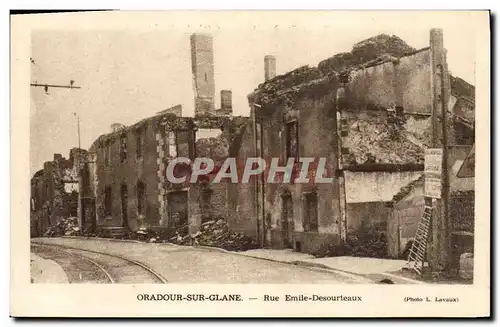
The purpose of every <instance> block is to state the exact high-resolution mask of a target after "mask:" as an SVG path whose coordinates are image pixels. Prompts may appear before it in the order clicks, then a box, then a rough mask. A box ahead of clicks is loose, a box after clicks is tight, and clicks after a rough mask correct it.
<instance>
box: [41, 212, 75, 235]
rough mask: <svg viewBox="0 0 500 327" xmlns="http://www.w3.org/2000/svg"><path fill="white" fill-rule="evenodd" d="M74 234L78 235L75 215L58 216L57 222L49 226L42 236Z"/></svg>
mask: <svg viewBox="0 0 500 327" xmlns="http://www.w3.org/2000/svg"><path fill="white" fill-rule="evenodd" d="M74 235H80V228H79V227H78V218H77V217H67V218H59V220H58V221H57V223H56V224H55V225H53V226H51V227H49V228H48V229H47V231H46V232H45V234H44V236H46V237H58V236H74Z"/></svg>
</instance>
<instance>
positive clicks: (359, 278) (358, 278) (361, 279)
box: [194, 245, 373, 284]
mask: <svg viewBox="0 0 500 327" xmlns="http://www.w3.org/2000/svg"><path fill="white" fill-rule="evenodd" d="M194 248H199V249H204V250H208V251H215V252H221V253H227V254H235V255H239V256H242V257H248V258H254V259H260V260H266V261H271V262H276V263H283V264H289V265H294V266H300V267H306V268H319V269H323V270H327V271H328V272H332V273H337V274H339V275H343V276H345V277H348V278H350V279H352V280H356V281H359V282H363V283H367V282H370V284H371V283H372V282H373V281H372V280H371V279H369V278H366V277H364V276H363V275H361V274H356V273H352V272H349V271H346V270H342V269H337V268H332V267H329V266H327V265H324V264H322V263H314V262H308V261H303V260H294V261H282V260H277V259H271V258H264V257H259V256H255V255H249V254H244V253H243V252H236V251H228V250H224V249H221V248H216V247H210V246H204V245H197V246H194Z"/></svg>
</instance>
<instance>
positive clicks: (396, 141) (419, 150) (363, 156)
mask: <svg viewBox="0 0 500 327" xmlns="http://www.w3.org/2000/svg"><path fill="white" fill-rule="evenodd" d="M408 120H409V121H410V124H409V127H410V131H411V133H410V132H409V131H408V129H407V126H406V121H407V119H406V117H405V116H397V115H396V114H392V115H391V114H389V113H387V112H386V111H381V110H377V111H371V110H355V109H350V110H344V111H343V112H342V125H343V126H344V127H343V130H344V131H345V133H344V135H343V138H342V148H343V152H342V162H343V164H344V165H346V166H355V165H360V164H374V163H376V164H414V165H422V164H423V160H424V148H423V147H422V143H424V142H425V143H430V142H429V141H428V140H427V138H428V136H429V132H428V130H427V129H422V130H421V129H419V128H418V127H421V126H426V124H428V123H429V124H430V121H428V120H427V117H425V116H424V117H422V118H419V117H410V118H409V119H408ZM417 120H418V122H417ZM429 128H430V126H429Z"/></svg>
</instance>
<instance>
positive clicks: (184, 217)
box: [91, 113, 247, 233]
mask: <svg viewBox="0 0 500 327" xmlns="http://www.w3.org/2000/svg"><path fill="white" fill-rule="evenodd" d="M246 119H247V118H245V117H234V118H228V117H216V116H210V115H209V116H203V115H200V116H196V117H194V118H193V117H177V116H176V115H173V114H171V113H165V114H161V115H156V116H154V117H151V118H147V119H144V120H142V121H140V122H138V123H136V124H135V125H132V126H129V127H126V128H124V129H122V130H121V131H119V132H116V133H111V134H106V135H102V136H101V137H99V138H98V139H97V140H96V142H94V144H93V145H92V147H91V151H92V152H93V153H95V156H96V169H95V172H94V174H95V176H93V178H92V180H94V186H93V188H94V190H95V194H96V207H97V208H96V213H97V214H96V220H97V226H98V228H123V229H126V230H132V231H135V230H138V229H139V228H140V227H146V228H151V229H164V228H180V229H182V228H187V229H188V230H189V232H191V233H194V232H196V231H197V229H198V227H199V225H200V223H201V222H202V220H203V219H207V218H203V217H205V216H206V215H207V216H209V217H210V218H213V217H220V218H224V219H225V218H226V217H227V211H226V205H227V204H226V203H227V190H226V188H227V187H226V185H225V184H224V183H222V184H211V183H206V182H205V181H202V180H199V181H198V182H197V183H195V184H191V183H189V180H188V181H186V183H183V184H174V183H170V182H169V181H168V180H167V178H166V169H167V166H168V164H169V162H170V161H171V160H172V159H174V158H176V157H185V158H190V159H193V158H194V157H195V156H207V157H210V158H213V159H214V161H215V162H216V163H220V162H221V160H223V159H225V158H226V157H227V156H228V155H229V153H228V151H229V148H228V146H227V144H229V142H230V140H232V139H234V138H235V137H236V136H237V134H238V133H239V129H238V126H239V124H245V123H246ZM201 129H216V130H219V131H220V135H219V136H218V137H215V138H201V139H198V140H196V139H197V137H196V135H197V131H198V130H201ZM201 151H205V152H207V153H201ZM187 172H188V171H186V173H187ZM174 174H177V173H174ZM176 176H177V175H176ZM177 177H179V176H177ZM207 202H208V203H207ZM186 226H187V227H186Z"/></svg>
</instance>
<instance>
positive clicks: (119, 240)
mask: <svg viewBox="0 0 500 327" xmlns="http://www.w3.org/2000/svg"><path fill="white" fill-rule="evenodd" d="M59 237H60V238H74V239H79V240H98V241H108V242H125V243H147V242H141V241H137V240H122V239H116V238H104V237H91V236H59Z"/></svg>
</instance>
